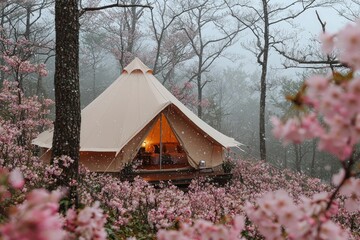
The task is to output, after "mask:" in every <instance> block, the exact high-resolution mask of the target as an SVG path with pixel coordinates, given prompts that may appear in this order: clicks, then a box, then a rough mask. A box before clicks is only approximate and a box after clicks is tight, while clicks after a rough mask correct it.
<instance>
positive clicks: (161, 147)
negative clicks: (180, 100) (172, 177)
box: [159, 113, 163, 169]
mask: <svg viewBox="0 0 360 240" xmlns="http://www.w3.org/2000/svg"><path fill="white" fill-rule="evenodd" d="M162 149H163V144H162V113H160V154H159V161H160V169H162Z"/></svg>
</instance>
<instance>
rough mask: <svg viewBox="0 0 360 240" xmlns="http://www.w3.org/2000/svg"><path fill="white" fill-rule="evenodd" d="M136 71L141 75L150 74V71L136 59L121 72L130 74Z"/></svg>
mask: <svg viewBox="0 0 360 240" xmlns="http://www.w3.org/2000/svg"><path fill="white" fill-rule="evenodd" d="M136 71H141V72H142V73H143V74H145V73H152V70H151V69H150V68H149V67H148V66H146V65H145V64H144V63H143V62H142V61H141V60H140V59H139V58H137V57H135V58H134V60H132V61H131V62H130V63H129V64H128V65H127V66H126V67H125V68H124V70H123V71H122V72H123V73H128V74H130V73H132V72H136Z"/></svg>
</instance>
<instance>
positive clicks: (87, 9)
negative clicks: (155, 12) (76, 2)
mask: <svg viewBox="0 0 360 240" xmlns="http://www.w3.org/2000/svg"><path fill="white" fill-rule="evenodd" d="M114 7H120V8H131V7H142V8H150V9H153V7H152V6H150V5H142V4H121V3H119V2H117V3H114V4H109V5H104V6H100V7H85V8H82V9H80V11H79V17H81V16H82V15H83V14H84V13H86V12H91V11H99V10H104V9H108V8H114Z"/></svg>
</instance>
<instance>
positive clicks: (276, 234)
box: [245, 190, 348, 239]
mask: <svg viewBox="0 0 360 240" xmlns="http://www.w3.org/2000/svg"><path fill="white" fill-rule="evenodd" d="M327 203H328V194H327V193H320V194H315V195H314V196H313V198H312V199H309V198H305V197H303V198H302V199H301V202H300V204H298V205H296V204H295V203H294V202H293V200H292V199H291V197H290V196H289V195H288V194H287V193H286V192H285V191H284V190H278V191H276V192H269V193H267V194H265V195H264V196H263V197H262V198H259V199H258V200H257V202H256V206H253V205H252V204H250V203H247V205H246V206H245V211H246V214H247V216H248V217H249V219H250V220H251V221H252V222H253V223H254V224H256V226H257V227H258V229H259V231H260V233H261V234H262V235H263V236H266V239H282V236H288V237H289V238H290V239H348V234H347V232H346V231H344V230H343V229H342V228H341V227H339V226H338V225H336V224H335V223H334V222H332V221H331V220H330V217H331V216H332V215H334V214H335V213H336V212H337V206H336V204H333V205H332V207H331V208H330V209H328V210H327V209H326V207H327Z"/></svg>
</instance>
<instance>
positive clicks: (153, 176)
mask: <svg viewBox="0 0 360 240" xmlns="http://www.w3.org/2000/svg"><path fill="white" fill-rule="evenodd" d="M136 176H140V177H141V178H143V179H144V180H146V181H147V182H149V183H151V184H153V185H155V186H158V185H159V184H160V182H167V181H169V180H171V182H172V184H174V185H176V186H178V187H181V188H184V187H185V188H186V187H187V186H188V185H189V184H190V183H191V180H193V179H197V178H201V177H206V178H209V179H210V180H211V181H212V182H215V183H218V184H219V185H224V184H226V183H227V182H228V181H229V180H231V178H232V174H231V173H224V172H222V171H221V172H213V171H212V169H202V170H196V169H193V168H179V169H162V170H149V169H147V170H140V171H135V172H132V173H127V174H125V175H123V176H121V179H122V180H128V181H132V180H133V179H134V178H135V177H136Z"/></svg>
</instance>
